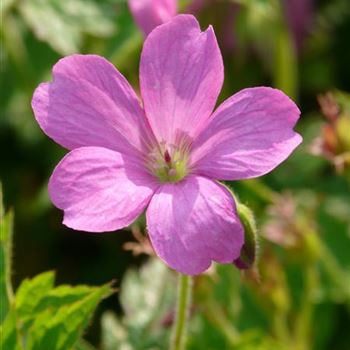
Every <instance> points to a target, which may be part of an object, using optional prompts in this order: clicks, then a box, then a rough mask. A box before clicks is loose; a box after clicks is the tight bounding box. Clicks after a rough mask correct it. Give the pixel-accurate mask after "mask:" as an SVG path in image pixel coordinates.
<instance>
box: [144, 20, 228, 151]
mask: <svg viewBox="0 0 350 350" xmlns="http://www.w3.org/2000/svg"><path fill="white" fill-rule="evenodd" d="M222 82H223V63H222V57H221V53H220V50H219V47H218V44H217V41H216V37H215V34H214V31H213V28H212V27H209V28H208V29H207V30H206V31H205V32H201V31H200V28H199V24H198V22H197V20H196V19H195V18H194V17H193V16H191V15H179V16H176V17H175V18H174V19H173V20H172V21H170V22H168V23H166V24H163V25H161V26H159V27H157V28H156V29H155V30H154V31H153V32H152V33H151V34H150V35H149V36H148V37H147V39H146V41H145V43H144V46H143V51H142V55H141V63H140V83H141V94H142V98H143V102H144V108H145V111H146V115H147V118H148V120H149V121H150V124H151V127H152V129H153V132H154V133H155V135H156V137H157V139H158V141H160V142H162V141H163V142H164V141H166V142H168V143H171V144H176V143H177V140H178V138H179V137H183V136H184V135H186V136H188V137H190V138H193V137H194V136H195V134H196V133H197V132H198V128H199V126H200V125H201V123H203V121H205V120H206V119H207V118H208V117H209V116H210V114H211V112H212V110H213V108H214V106H215V103H216V99H217V97H218V95H219V93H220V89H221V86H222Z"/></svg>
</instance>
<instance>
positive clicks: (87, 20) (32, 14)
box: [18, 0, 114, 55]
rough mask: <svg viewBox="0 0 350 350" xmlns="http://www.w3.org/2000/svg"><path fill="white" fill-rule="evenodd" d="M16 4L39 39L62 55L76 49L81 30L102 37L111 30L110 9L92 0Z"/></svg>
mask: <svg viewBox="0 0 350 350" xmlns="http://www.w3.org/2000/svg"><path fill="white" fill-rule="evenodd" d="M18 6H19V11H20V13H21V14H22V16H23V19H24V20H25V22H26V23H27V25H28V26H29V27H30V28H31V29H32V30H33V32H34V34H35V35H36V36H37V37H38V39H40V40H42V41H45V42H46V43H47V44H49V45H50V46H51V47H52V48H53V49H54V50H56V51H57V52H59V53H61V54H62V55H68V54H72V53H75V52H78V51H79V49H80V47H81V44H82V41H83V35H84V34H91V35H94V36H102V37H103V36H108V35H110V34H111V33H112V32H113V30H114V24H113V22H112V20H111V18H110V17H109V13H108V12H106V11H104V10H103V8H102V7H101V5H98V4H97V3H95V2H94V1H91V0H65V1H60V0H31V1H21V2H20V3H19V5H18Z"/></svg>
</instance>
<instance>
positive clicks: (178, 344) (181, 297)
mask: <svg viewBox="0 0 350 350" xmlns="http://www.w3.org/2000/svg"><path fill="white" fill-rule="evenodd" d="M191 292H192V278H191V277H190V276H187V275H182V274H180V275H179V282H178V296H177V306H176V318H175V323H174V326H173V334H172V337H171V343H170V349H171V350H183V349H185V344H186V335H187V322H188V316H189V309H190V307H191V294H192V293H191Z"/></svg>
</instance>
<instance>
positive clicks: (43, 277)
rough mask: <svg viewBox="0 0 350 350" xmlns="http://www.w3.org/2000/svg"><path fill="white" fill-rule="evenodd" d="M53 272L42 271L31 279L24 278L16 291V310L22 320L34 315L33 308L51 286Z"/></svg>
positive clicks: (53, 277)
mask: <svg viewBox="0 0 350 350" xmlns="http://www.w3.org/2000/svg"><path fill="white" fill-rule="evenodd" d="M54 279H55V274H54V273H53V272H52V271H49V272H44V273H42V274H40V275H38V276H36V277H34V278H33V279H25V280H24V281H23V282H22V283H21V285H20V286H19V288H18V290H17V292H16V310H17V312H18V315H19V317H20V318H21V319H22V320H23V321H27V320H28V319H31V318H33V317H35V314H34V310H35V309H36V308H37V306H38V305H39V303H40V301H41V300H42V299H43V298H44V297H45V296H46V294H47V293H48V292H49V291H50V290H51V289H52V288H53V285H54Z"/></svg>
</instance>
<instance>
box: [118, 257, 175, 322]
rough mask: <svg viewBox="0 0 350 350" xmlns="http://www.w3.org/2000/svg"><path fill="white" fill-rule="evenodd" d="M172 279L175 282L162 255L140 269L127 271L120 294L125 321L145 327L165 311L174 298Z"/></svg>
mask: <svg viewBox="0 0 350 350" xmlns="http://www.w3.org/2000/svg"><path fill="white" fill-rule="evenodd" d="M154 276H157V278H154ZM172 282H173V283H175V282H174V281H172V280H171V276H170V274H169V270H168V269H167V267H166V266H165V265H164V264H163V263H162V262H161V261H160V260H159V259H150V260H149V261H148V263H147V264H145V265H144V266H143V267H142V268H141V270H140V271H134V270H130V271H128V272H127V273H126V275H125V278H124V280H123V283H122V287H121V294H120V301H121V304H122V306H123V308H124V311H125V314H126V315H125V322H126V323H128V324H129V325H132V326H134V327H135V328H143V327H146V326H147V325H148V324H150V323H151V322H152V320H154V319H155V318H157V317H159V316H160V315H162V314H164V311H165V309H166V308H167V306H168V305H169V303H171V302H172V301H173V300H174V299H175V295H174V293H175V291H174V288H169V283H170V284H171V283H172Z"/></svg>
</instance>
